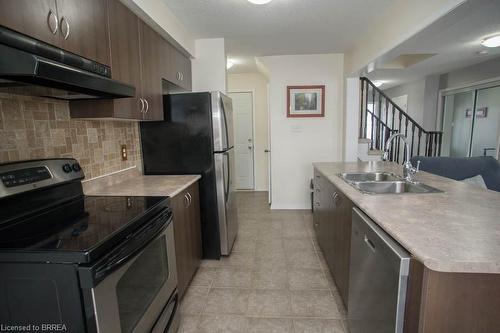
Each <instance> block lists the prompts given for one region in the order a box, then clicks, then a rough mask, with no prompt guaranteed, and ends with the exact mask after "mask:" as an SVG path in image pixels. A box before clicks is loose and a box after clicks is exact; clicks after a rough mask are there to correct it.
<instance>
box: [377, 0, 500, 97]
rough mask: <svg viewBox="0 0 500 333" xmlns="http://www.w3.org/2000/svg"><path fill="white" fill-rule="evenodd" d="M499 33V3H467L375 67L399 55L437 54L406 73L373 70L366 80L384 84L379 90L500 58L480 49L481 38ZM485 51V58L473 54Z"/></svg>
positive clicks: (497, 53)
mask: <svg viewBox="0 0 500 333" xmlns="http://www.w3.org/2000/svg"><path fill="white" fill-rule="evenodd" d="M497 33H500V0H472V1H467V2H465V3H464V4H463V5H461V6H459V7H458V8H456V9H455V10H453V11H452V12H450V13H448V14H447V15H445V16H444V17H442V18H440V19H439V20H437V21H436V22H434V23H433V24H431V25H430V26H429V27H427V28H425V29H424V30H422V31H421V32H419V33H418V34H416V35H415V36H413V37H411V38H409V39H408V40H406V41H405V42H403V43H402V44H400V45H399V46H397V47H396V48H394V49H393V50H391V51H390V52H388V53H387V54H385V55H384V56H382V57H380V58H379V59H377V61H375V66H376V67H377V66H383V64H384V63H385V62H389V61H390V60H392V59H394V58H396V57H398V56H400V55H402V54H414V53H437V55H435V56H433V57H431V58H428V59H426V60H424V61H422V62H420V63H418V64H415V65H413V66H410V67H408V68H406V69H375V71H373V72H371V73H369V74H368V75H367V76H368V77H369V78H370V79H372V80H382V81H386V83H384V85H383V86H382V89H387V88H390V87H392V86H396V85H399V84H402V83H406V82H411V81H415V80H418V79H421V78H423V77H425V76H427V75H431V74H442V73H446V72H449V71H451V70H454V69H458V68H462V67H466V66H470V65H474V64H477V63H480V62H483V61H487V60H490V59H492V58H496V57H499V56H500V48H494V49H492V48H490V49H489V48H486V47H483V46H481V45H480V41H481V40H482V39H484V37H487V36H491V35H493V34H497ZM481 50H487V51H488V54H486V55H478V54H477V53H476V52H478V51H481Z"/></svg>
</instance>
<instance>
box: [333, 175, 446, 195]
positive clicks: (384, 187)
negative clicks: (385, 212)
mask: <svg viewBox="0 0 500 333" xmlns="http://www.w3.org/2000/svg"><path fill="white" fill-rule="evenodd" d="M339 177H340V178H342V179H344V180H345V181H346V182H347V183H348V184H350V185H351V186H352V187H354V188H355V189H357V190H358V191H360V192H362V193H366V194H403V193H438V192H442V191H441V190H438V189H436V188H434V187H431V186H428V185H425V184H422V183H419V182H410V181H406V180H404V179H403V178H401V177H399V176H397V175H395V174H393V173H389V172H355V173H347V172H345V173H341V174H339Z"/></svg>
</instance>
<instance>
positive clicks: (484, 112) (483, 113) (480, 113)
mask: <svg viewBox="0 0 500 333" xmlns="http://www.w3.org/2000/svg"><path fill="white" fill-rule="evenodd" d="M487 116H488V108H487V107H482V108H477V109H476V118H486V117H487ZM470 117H472V109H466V110H465V118H470Z"/></svg>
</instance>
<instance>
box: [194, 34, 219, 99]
mask: <svg viewBox="0 0 500 333" xmlns="http://www.w3.org/2000/svg"><path fill="white" fill-rule="evenodd" d="M195 51H196V52H195V58H194V59H192V60H191V65H192V77H193V91H222V92H225V91H226V90H227V89H226V88H227V85H226V80H227V75H226V59H227V58H226V48H225V43H224V38H210V39H197V40H196V41H195Z"/></svg>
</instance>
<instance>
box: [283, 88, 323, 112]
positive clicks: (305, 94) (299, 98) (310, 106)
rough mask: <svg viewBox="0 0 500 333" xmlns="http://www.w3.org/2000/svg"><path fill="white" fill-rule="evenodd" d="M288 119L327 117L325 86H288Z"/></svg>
mask: <svg viewBox="0 0 500 333" xmlns="http://www.w3.org/2000/svg"><path fill="white" fill-rule="evenodd" d="M286 91H287V113H286V116H287V118H310V117H324V116H325V86H324V85H310V86H287V89H286Z"/></svg>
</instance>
